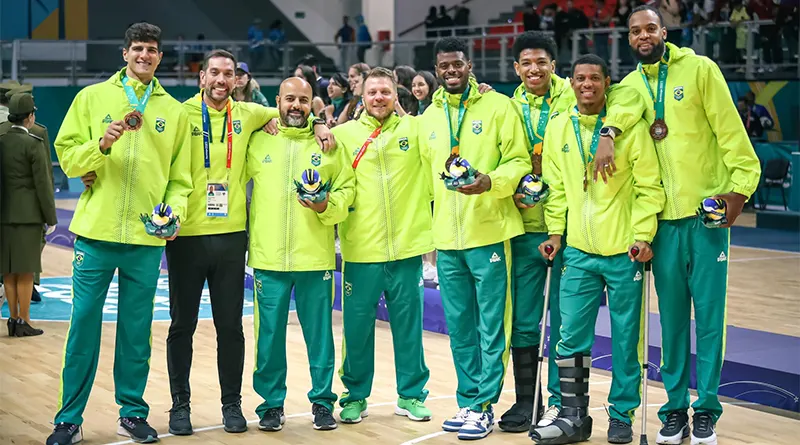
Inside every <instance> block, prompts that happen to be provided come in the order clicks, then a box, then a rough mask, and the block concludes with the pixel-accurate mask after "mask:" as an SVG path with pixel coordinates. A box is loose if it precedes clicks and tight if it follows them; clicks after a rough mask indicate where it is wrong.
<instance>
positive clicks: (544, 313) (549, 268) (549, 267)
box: [529, 244, 553, 433]
mask: <svg viewBox="0 0 800 445" xmlns="http://www.w3.org/2000/svg"><path fill="white" fill-rule="evenodd" d="M544 253H546V254H547V255H548V256H549V255H550V254H552V253H553V246H551V245H550V244H547V245H546V246H544ZM552 271H553V260H551V259H550V258H548V259H547V280H546V281H545V282H544V304H543V305H542V331H541V333H540V334H539V356H538V357H537V364H536V366H537V371H536V386H535V388H534V391H533V420H532V421H531V428H530V432H529V433H532V432H533V430H534V428H536V424H537V423H538V422H539V397H541V391H542V362H543V361H544V342H545V340H546V338H547V335H546V334H545V329H546V328H547V305H548V303H549V302H550V274H551V272H552ZM550 354H551V355H552V354H553V351H550ZM550 359H551V360H552V357H551V358H550Z"/></svg>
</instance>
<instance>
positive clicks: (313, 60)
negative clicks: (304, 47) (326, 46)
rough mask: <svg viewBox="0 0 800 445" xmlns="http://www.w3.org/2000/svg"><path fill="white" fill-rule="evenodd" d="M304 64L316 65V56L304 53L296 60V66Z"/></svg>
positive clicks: (308, 65) (312, 66)
mask: <svg viewBox="0 0 800 445" xmlns="http://www.w3.org/2000/svg"><path fill="white" fill-rule="evenodd" d="M300 65H305V66H307V67H311V68H314V67H316V66H317V58H316V57H314V55H313V54H306V55H305V56H303V58H302V59H300V60H298V61H297V66H300Z"/></svg>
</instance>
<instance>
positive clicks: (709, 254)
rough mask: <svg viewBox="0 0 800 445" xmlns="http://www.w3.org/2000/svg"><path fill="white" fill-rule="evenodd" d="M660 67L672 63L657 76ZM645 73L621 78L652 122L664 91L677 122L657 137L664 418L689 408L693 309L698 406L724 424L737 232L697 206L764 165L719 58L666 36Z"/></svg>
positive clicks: (745, 184) (740, 184) (754, 178)
mask: <svg viewBox="0 0 800 445" xmlns="http://www.w3.org/2000/svg"><path fill="white" fill-rule="evenodd" d="M662 66H664V68H665V69H663V74H662V75H659V72H660V71H662V69H661V67H662ZM642 71H643V72H644V74H645V76H646V77H645V78H643V76H642ZM642 71H638V70H637V71H634V72H632V73H630V74H628V76H626V77H625V79H623V81H622V83H623V84H625V85H631V86H633V87H635V88H636V89H637V90H638V91H639V92H640V93H641V94H642V96H643V97H645V100H646V101H647V103H648V111H647V113H646V115H645V118H646V120H647V121H648V123H650V124H652V123H653V122H654V121H655V119H656V112H655V108H656V107H655V106H654V102H657V101H658V100H657V97H658V94H657V93H658V91H659V89H661V90H662V91H663V97H664V99H663V105H664V107H663V109H664V112H663V113H664V114H663V116H661V117H662V118H663V119H664V121H665V122H666V125H667V126H668V128H669V132H668V134H667V136H666V138H664V139H663V140H661V141H656V152H657V153H658V160H659V164H660V168H661V176H662V177H663V180H664V189H665V191H666V196H667V202H666V205H665V207H664V211H663V212H662V213H661V214H660V215H659V228H658V234H657V235H656V238H655V240H654V242H653V253H654V257H653V276H654V278H655V286H656V293H657V294H658V310H659V314H660V318H661V332H662V335H661V338H662V346H661V361H662V365H661V376H662V378H663V381H664V386H665V388H666V390H667V396H668V399H669V400H668V402H667V403H666V404H664V406H662V407H661V410H660V411H659V417H660V418H661V420H662V421H666V418H667V416H668V415H669V414H670V413H672V412H675V411H682V412H686V411H687V410H688V409H689V376H690V363H691V360H690V358H691V340H690V338H691V337H690V326H691V308H692V306H694V316H695V330H696V333H697V339H698V341H697V348H696V349H697V393H698V398H697V401H695V403H693V404H692V408H694V411H695V413H698V412H705V413H709V414H710V415H711V416H712V417H713V419H714V421H716V420H717V419H718V418H719V416H720V415H721V414H722V405H721V404H720V403H719V398H718V396H717V393H718V390H719V383H720V373H721V370H722V362H723V359H724V356H725V314H726V307H727V295H728V285H727V283H728V258H729V256H730V251H729V238H730V235H729V232H730V231H729V229H721V228H707V227H705V226H704V225H703V224H701V222H700V220H699V219H698V218H697V217H696V216H695V215H696V213H695V212H696V209H697V208H698V207H699V206H700V203H701V202H702V200H703V199H705V198H709V197H712V196H714V195H717V194H723V193H729V192H736V193H739V194H741V195H744V196H746V197H750V196H751V195H752V194H753V192H754V191H755V190H756V187H757V186H758V181H759V177H760V173H761V168H760V165H759V161H758V157H757V156H756V153H755V151H754V150H753V146H752V144H751V143H750V141H749V139H748V137H747V132H746V131H745V129H744V126H743V125H742V121H741V119H740V118H739V115H738V113H737V111H736V107H735V105H734V103H733V100H732V99H731V95H730V91H729V90H728V86H727V83H726V82H725V78H724V77H723V76H722V73H721V72H720V70H719V67H718V66H717V65H716V64H715V63H714V62H713V61H711V60H710V59H708V58H706V57H703V56H697V55H696V54H695V53H694V51H692V50H691V49H688V48H680V47H677V46H675V45H673V44H671V43H666V53H665V55H664V56H663V57H662V59H661V60H660V61H659V62H656V63H654V64H651V65H645V66H643V67H642ZM661 78H663V81H660V80H659V79H661ZM644 79H646V80H647V82H646V83H645V80H644ZM660 84H663V86H662V87H659V85H660ZM650 91H652V92H653V93H654V94H653V95H651V93H650ZM654 97H655V99H654Z"/></svg>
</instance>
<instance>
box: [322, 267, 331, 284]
mask: <svg viewBox="0 0 800 445" xmlns="http://www.w3.org/2000/svg"><path fill="white" fill-rule="evenodd" d="M330 279H331V273H330V271H327V270H326V271H325V275H323V276H322V281H330Z"/></svg>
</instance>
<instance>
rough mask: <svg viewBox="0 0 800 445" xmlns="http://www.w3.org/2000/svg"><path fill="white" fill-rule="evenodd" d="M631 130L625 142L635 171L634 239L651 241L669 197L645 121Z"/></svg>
mask: <svg viewBox="0 0 800 445" xmlns="http://www.w3.org/2000/svg"><path fill="white" fill-rule="evenodd" d="M629 133H630V134H628V135H626V137H625V139H626V140H625V142H624V143H625V144H626V145H627V147H626V148H628V149H629V150H630V155H629V156H630V160H629V161H630V166H631V173H632V174H633V196H632V199H633V206H632V212H631V218H632V219H631V226H632V227H633V233H634V240H636V241H644V242H646V243H648V244H650V243H652V242H653V238H654V237H655V235H656V229H657V228H658V214H659V213H661V211H662V210H664V204H665V203H666V201H667V196H666V194H665V193H664V186H662V185H661V171H660V170H659V166H658V155H657V154H656V147H655V144H654V143H653V139H652V138H651V137H650V132H649V131H648V127H647V125H646V121H642V123H641V124H640V125H637V126H635V127H633V128H631V129H630V132H629Z"/></svg>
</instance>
